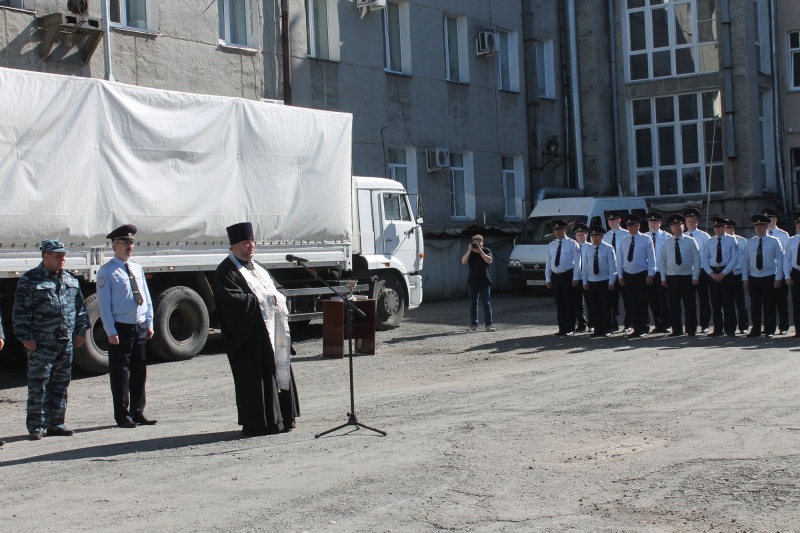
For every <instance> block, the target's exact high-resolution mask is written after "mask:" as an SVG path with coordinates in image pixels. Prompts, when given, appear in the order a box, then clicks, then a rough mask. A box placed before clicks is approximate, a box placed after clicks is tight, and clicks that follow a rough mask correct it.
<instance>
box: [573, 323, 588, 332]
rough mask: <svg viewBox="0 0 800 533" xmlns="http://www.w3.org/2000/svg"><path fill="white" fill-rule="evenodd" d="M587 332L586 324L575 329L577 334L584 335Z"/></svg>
mask: <svg viewBox="0 0 800 533" xmlns="http://www.w3.org/2000/svg"><path fill="white" fill-rule="evenodd" d="M585 331H586V325H585V324H584V325H583V326H578V327H577V328H575V333H583V332H585Z"/></svg>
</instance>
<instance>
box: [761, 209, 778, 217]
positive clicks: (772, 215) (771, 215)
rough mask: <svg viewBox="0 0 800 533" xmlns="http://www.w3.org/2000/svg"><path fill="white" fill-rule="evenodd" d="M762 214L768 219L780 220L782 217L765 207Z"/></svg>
mask: <svg viewBox="0 0 800 533" xmlns="http://www.w3.org/2000/svg"><path fill="white" fill-rule="evenodd" d="M761 213H762V214H763V215H764V216H768V217H775V218H779V217H780V215H779V214H778V212H777V211H775V210H774V209H770V208H769V207H765V208H764V209H762V210H761Z"/></svg>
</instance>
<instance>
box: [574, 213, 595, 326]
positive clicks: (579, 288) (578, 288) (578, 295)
mask: <svg viewBox="0 0 800 533" xmlns="http://www.w3.org/2000/svg"><path fill="white" fill-rule="evenodd" d="M572 233H574V234H575V242H577V243H578V248H580V251H581V258H582V257H583V251H584V250H585V249H586V248H588V247H589V246H591V245H590V244H589V243H588V242H586V237H587V236H588V235H589V226H587V225H586V224H584V223H583V222H578V223H577V224H575V225H574V226H573V227H572ZM583 268H584V264H583V261H581V262H580V265H576V266H575V269H574V271H573V275H572V276H573V277H572V280H573V282H574V283H573V287H572V294H573V297H574V298H575V319H576V320H577V321H578V327H577V328H576V329H575V333H583V332H584V331H588V332H589V333H591V332H592V323H591V322H590V321H587V320H586V318H587V316H586V311H587V310H586V306H585V305H584V295H585V292H584V290H583V283H581V279H582V270H583Z"/></svg>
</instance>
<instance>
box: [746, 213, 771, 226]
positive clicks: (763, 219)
mask: <svg viewBox="0 0 800 533" xmlns="http://www.w3.org/2000/svg"><path fill="white" fill-rule="evenodd" d="M750 222H752V223H753V224H755V225H758V224H769V217H768V216H767V215H753V216H751V217H750Z"/></svg>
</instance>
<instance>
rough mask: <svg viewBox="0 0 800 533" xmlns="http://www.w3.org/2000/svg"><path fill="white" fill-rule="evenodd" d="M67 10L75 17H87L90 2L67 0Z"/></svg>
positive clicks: (85, 0) (86, 0) (87, 0)
mask: <svg viewBox="0 0 800 533" xmlns="http://www.w3.org/2000/svg"><path fill="white" fill-rule="evenodd" d="M67 9H68V10H69V12H70V13H74V14H75V15H86V14H87V13H88V12H89V0H67Z"/></svg>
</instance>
